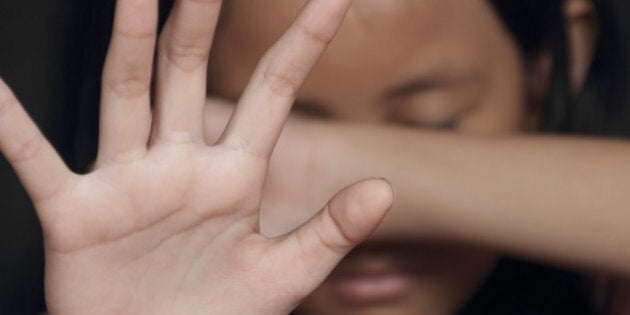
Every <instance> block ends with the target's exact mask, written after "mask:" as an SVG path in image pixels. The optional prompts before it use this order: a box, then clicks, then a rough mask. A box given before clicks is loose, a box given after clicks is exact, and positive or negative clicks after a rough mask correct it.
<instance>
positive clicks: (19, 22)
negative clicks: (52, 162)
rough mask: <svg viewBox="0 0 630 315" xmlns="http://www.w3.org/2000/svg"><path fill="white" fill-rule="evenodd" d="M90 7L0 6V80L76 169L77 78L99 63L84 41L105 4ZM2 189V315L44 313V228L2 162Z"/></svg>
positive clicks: (33, 2)
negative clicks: (89, 54) (11, 89)
mask: <svg viewBox="0 0 630 315" xmlns="http://www.w3.org/2000/svg"><path fill="white" fill-rule="evenodd" d="M95 2H96V1H95ZM106 2H109V1H106ZM91 3H92V1H81V0H63V1H41V0H40V1H37V0H20V1H15V0H11V1H0V76H2V78H3V79H4V80H5V81H6V82H7V83H8V84H9V85H10V86H11V87H12V88H13V90H14V91H15V93H16V94H17V96H18V98H19V99H20V100H21V101H22V103H23V104H24V106H25V107H26V108H27V109H28V111H29V112H30V113H31V115H32V117H33V118H34V119H35V121H36V122H37V123H38V125H39V126H40V127H41V128H42V129H43V131H44V133H45V134H46V135H47V137H48V138H49V139H50V140H51V142H53V144H54V145H55V147H56V148H58V150H59V152H60V153H61V154H62V156H63V157H64V158H65V159H66V161H67V162H68V163H69V164H70V165H73V167H75V168H77V163H76V162H77V152H76V144H77V143H78V141H80V138H79V137H77V136H75V135H74V134H75V132H74V131H75V130H77V127H78V126H77V123H76V119H75V118H76V115H77V113H78V111H79V110H80V107H81V106H79V104H81V102H83V101H86V100H84V99H81V95H82V90H83V89H89V88H88V87H87V86H90V83H89V82H84V81H82V80H81V79H80V78H81V77H82V75H81V74H82V71H85V65H86V64H89V63H90V62H91V61H90V60H98V59H99V58H98V56H94V59H93V58H90V60H88V59H86V58H85V55H86V54H85V52H86V51H88V50H87V49H86V48H88V47H85V44H84V43H85V42H86V41H85V40H84V39H85V36H86V34H87V31H88V30H89V29H91V28H93V27H94V26H95V25H98V24H97V23H99V21H97V19H94V17H96V16H99V17H100V15H97V14H95V11H96V10H97V9H100V10H102V9H103V8H105V7H106V6H101V8H96V7H94V5H93V4H91ZM109 6H111V4H110V5H109ZM103 27H107V24H105V25H103ZM94 44H95V45H98V43H94ZM92 48H96V47H92ZM94 51H99V50H98V49H96V50H94ZM86 83H87V84H86ZM92 86H93V85H92ZM84 95H85V94H84ZM0 192H1V193H0V314H35V313H38V312H40V311H41V310H43V309H44V299H43V252H42V240H41V239H42V237H41V231H40V228H39V224H38V222H37V218H36V216H35V213H34V211H33V208H32V206H31V204H30V202H29V199H28V197H27V196H26V194H25V192H24V191H23V189H22V188H21V185H20V184H19V182H18V180H17V178H16V176H15V175H14V173H13V171H12V170H11V168H10V167H9V165H8V164H7V162H6V160H4V159H3V158H1V157H0Z"/></svg>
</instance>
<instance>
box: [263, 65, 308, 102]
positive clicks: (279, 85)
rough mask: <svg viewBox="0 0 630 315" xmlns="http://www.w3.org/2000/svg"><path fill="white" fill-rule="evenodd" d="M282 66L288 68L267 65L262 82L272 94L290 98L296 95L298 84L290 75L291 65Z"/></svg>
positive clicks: (291, 72)
mask: <svg viewBox="0 0 630 315" xmlns="http://www.w3.org/2000/svg"><path fill="white" fill-rule="evenodd" d="M284 68H289V70H283V69H282V68H279V67H273V66H270V67H268V68H267V70H266V71H265V72H264V75H263V82H264V84H265V85H266V87H267V88H268V89H269V91H270V92H271V93H272V94H273V95H276V96H279V97H289V98H292V97H295V96H296V94H297V92H298V89H299V86H300V84H299V82H298V80H297V79H296V78H295V77H294V76H293V75H292V74H293V73H294V72H293V71H292V70H291V69H290V68H291V67H284Z"/></svg>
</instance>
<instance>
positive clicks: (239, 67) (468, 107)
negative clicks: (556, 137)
mask: <svg viewBox="0 0 630 315" xmlns="http://www.w3.org/2000/svg"><path fill="white" fill-rule="evenodd" d="M301 3H302V2H301V1H292V0H278V1H273V2H268V1H258V2H251V1H232V2H230V5H229V7H228V8H227V10H226V12H225V13H224V14H225V15H224V17H223V20H222V24H221V28H220V32H219V33H218V34H217V39H216V43H215V45H216V46H215V50H214V51H213V58H212V62H211V64H210V84H209V87H210V90H211V93H212V94H213V95H214V96H218V97H222V98H227V99H236V98H237V96H238V95H239V94H240V93H241V91H242V90H243V87H244V86H245V84H246V82H247V80H248V74H249V73H250V72H251V70H252V69H253V67H254V66H255V64H256V61H257V59H258V56H259V55H260V54H261V53H262V52H263V51H264V49H265V47H267V46H268V45H269V44H270V43H271V42H272V41H273V40H274V39H275V38H276V37H277V36H278V35H279V34H280V33H281V32H282V30H283V29H284V28H285V27H286V25H288V24H289V23H290V21H291V18H292V16H293V15H294V14H295V12H297V10H298V9H299V7H300V5H301ZM270 12H273V13H270ZM454 21H456V22H454ZM392 30H396V32H392ZM525 77H526V73H525V70H524V67H523V66H522V61H521V59H520V55H519V53H518V50H517V47H516V45H515V43H514V42H513V41H512V39H511V38H510V36H509V34H508V33H507V31H506V30H505V29H504V27H503V26H502V24H501V22H500V21H499V20H498V17H497V16H496V14H495V13H494V12H493V11H492V8H491V7H490V6H489V5H488V4H487V3H486V2H485V1H481V0H475V1H465V2H462V1H456V0H430V1H394V2H382V1H358V2H356V3H355V4H354V5H353V7H352V8H351V10H350V11H349V13H348V16H347V18H346V20H345V23H344V25H343V27H342V28H341V30H340V32H339V34H338V36H337V37H336V39H335V40H334V41H333V43H332V44H331V46H330V47H329V49H328V50H327V52H326V53H325V54H324V55H323V57H322V59H321V60H320V62H319V63H318V64H317V65H316V67H315V68H314V70H313V72H312V75H311V76H310V77H309V79H308V80H307V81H306V83H305V85H304V87H303V88H302V89H301V90H300V92H299V94H298V97H297V103H296V105H295V108H294V111H295V113H296V114H297V115H301V116H302V117H303V116H307V117H310V118H313V117H315V118H321V119H325V120H332V121H337V122H348V123H359V124H366V125H371V124H374V125H391V126H407V127H411V128H416V129H422V130H444V131H448V132H456V133H465V134H477V135H496V134H498V135H506V134H513V133H519V132H524V131H526V130H527V126H528V122H529V116H528V114H529V113H528V112H527V111H526V105H525V95H526V93H527V92H526V90H525V86H526V84H525V82H524V78H525ZM293 123H294V125H298V126H294V127H292V125H291V124H290V125H289V126H288V130H287V132H285V139H281V144H280V150H281V148H282V147H291V148H292V149H291V150H293V151H295V150H298V152H292V153H289V152H286V151H284V152H280V153H277V154H276V160H272V166H271V167H272V172H271V174H270V178H269V182H268V190H267V196H270V197H267V198H266V199H265V200H266V202H264V203H263V216H262V218H261V224H262V229H263V231H266V232H267V233H271V234H278V233H279V234H281V233H283V232H284V231H287V230H290V229H291V228H292V227H294V226H297V225H299V223H300V222H301V221H303V220H306V219H307V218H308V217H309V216H310V215H312V213H311V212H310V211H308V210H307V209H306V208H303V207H299V208H297V209H304V210H303V211H300V210H296V207H293V209H290V210H289V208H290V207H291V206H286V205H283V204H282V202H280V201H275V200H279V199H280V198H279V196H286V195H289V196H291V195H304V193H303V192H300V191H299V190H298V189H303V188H304V186H303V185H296V184H295V183H294V182H293V181H292V179H293V178H290V177H291V176H292V174H305V173H308V172H309V170H305V169H304V167H302V166H299V165H297V166H295V165H296V164H299V162H295V160H299V159H303V158H304V157H305V156H308V155H309V154H310V153H309V152H305V153H303V155H301V154H300V152H299V150H300V149H296V147H299V146H300V145H299V144H297V143H295V142H296V141H295V140H293V139H291V138H292V137H295V135H294V134H295V133H299V132H300V131H293V133H294V134H293V135H292V134H291V132H292V131H291V130H294V129H299V128H300V125H301V126H302V128H303V126H304V125H305V124H308V122H305V121H304V120H301V119H300V118H298V119H296V120H295V121H294V122H293ZM211 128H212V127H211ZM302 132H305V131H302ZM208 133H210V134H213V133H216V132H213V131H209V132H207V134H208ZM283 142H286V144H285V145H283ZM281 151H282V150H281ZM346 151H347V150H346ZM306 168H308V167H306ZM397 184H398V183H397ZM315 185H317V184H315ZM319 185H320V186H321V185H322V184H319ZM306 189H308V188H306ZM287 193H288V194H287ZM276 196H277V197H276ZM313 199H316V198H313ZM310 202H312V203H313V204H317V203H318V202H322V200H312V201H310ZM296 212H297V213H296ZM289 213H292V214H289ZM274 217H275V218H277V219H274ZM412 244H413V245H411V246H410V245H409V243H401V241H398V242H395V241H394V242H386V243H385V244H380V245H378V246H377V245H370V244H368V245H366V246H364V247H362V248H360V249H359V250H357V251H355V252H354V253H353V255H351V256H350V257H348V258H347V259H346V260H345V261H344V262H343V263H342V265H341V266H340V267H339V268H338V269H337V272H336V273H334V274H333V277H334V275H335V274H339V275H344V274H348V273H350V272H351V271H352V270H356V269H357V268H359V269H366V268H368V269H369V268H370V267H369V266H370V265H375V264H376V265H378V264H390V263H391V264H394V265H396V266H399V267H400V268H401V269H403V270H404V273H405V275H406V276H408V277H409V278H410V279H411V280H412V285H411V287H412V289H410V290H408V291H407V292H406V293H405V294H404V295H403V296H401V297H397V298H396V299H385V300H382V301H376V302H372V303H367V304H366V303H360V302H356V301H348V299H347V298H344V295H343V294H339V291H335V288H334V285H333V281H328V282H326V283H325V284H324V285H322V286H321V287H320V288H319V289H318V290H317V291H316V292H315V293H314V294H312V295H311V296H310V297H309V299H307V300H306V302H305V303H304V304H303V305H302V307H301V308H300V314H416V313H417V311H418V310H419V309H421V310H423V313H424V314H450V313H453V312H454V311H455V310H457V308H459V307H460V306H461V304H462V303H463V301H464V300H465V299H466V298H467V297H468V296H469V295H470V294H471V292H472V291H473V290H474V289H475V288H476V287H477V285H478V284H479V283H480V282H481V281H482V280H483V279H484V277H485V275H486V274H487V273H488V271H489V270H490V268H491V267H492V265H493V262H494V259H495V258H494V257H495V256H494V255H495V254H493V253H492V252H491V251H488V250H480V249H476V248H471V247H466V246H455V245H448V244H443V243H438V244H435V243H433V242H419V243H418V242H412Z"/></svg>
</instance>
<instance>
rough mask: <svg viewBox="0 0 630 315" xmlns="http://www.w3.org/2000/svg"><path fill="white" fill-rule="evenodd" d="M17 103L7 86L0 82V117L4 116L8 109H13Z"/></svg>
mask: <svg viewBox="0 0 630 315" xmlns="http://www.w3.org/2000/svg"><path fill="white" fill-rule="evenodd" d="M17 105H18V102H17V100H16V99H15V97H14V96H13V93H11V91H10V90H9V88H8V87H6V86H4V85H3V84H2V82H0V117H1V116H4V115H5V114H6V113H7V112H8V111H9V110H11V109H14V108H15V107H16V106H17Z"/></svg>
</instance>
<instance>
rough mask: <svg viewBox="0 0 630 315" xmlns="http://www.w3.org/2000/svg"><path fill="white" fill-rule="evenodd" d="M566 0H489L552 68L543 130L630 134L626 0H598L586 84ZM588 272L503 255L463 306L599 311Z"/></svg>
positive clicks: (498, 310)
mask: <svg viewBox="0 0 630 315" xmlns="http://www.w3.org/2000/svg"><path fill="white" fill-rule="evenodd" d="M564 2H565V1H563V0H527V1H518V0H514V1H506V0H490V3H491V4H492V6H493V7H494V8H495V9H496V12H497V14H498V15H499V16H500V17H501V19H502V20H503V23H504V24H505V26H506V28H507V29H508V30H509V31H510V32H511V33H512V35H513V38H514V40H515V41H516V43H517V44H518V46H519V47H520V50H521V52H522V54H523V62H525V63H526V64H532V63H533V62H534V61H535V60H536V59H537V58H538V57H540V56H541V54H542V53H543V52H550V53H551V55H552V57H553V69H552V71H551V75H550V82H549V87H548V91H547V94H546V97H545V100H544V102H543V104H542V106H541V107H542V108H541V117H540V119H541V120H540V126H539V129H540V131H541V132H543V133H554V134H579V135H589V136H607V137H626V136H629V135H630V94H629V93H628V92H627V89H626V86H627V84H628V83H629V79H628V75H629V74H630V71H629V70H630V69H629V68H628V67H629V66H630V60H629V56H630V55H628V52H629V51H628V45H629V44H630V41H628V39H629V38H628V33H627V32H628V31H629V30H630V28H629V27H628V25H624V24H622V23H627V19H623V18H622V17H624V16H625V15H626V13H627V12H629V11H628V8H629V7H630V6H629V3H627V2H624V0H593V6H594V8H595V11H596V12H595V13H596V16H597V22H598V28H599V31H600V33H599V37H598V41H597V45H596V47H595V54H594V57H593V63H592V65H591V68H590V71H589V72H588V76H587V78H586V80H585V83H584V86H583V87H582V88H581V89H580V90H579V91H577V93H576V92H574V91H572V90H571V84H570V81H569V67H570V63H571V60H570V58H569V53H568V39H567V29H566V25H565V18H564ZM596 302H598V301H596V300H595V296H594V292H593V289H592V285H591V279H589V278H588V277H587V276H585V275H581V274H579V273H576V272H570V271H567V270H562V269H558V268H552V267H548V266H542V265H537V264H533V263H528V262H522V261H517V260H513V259H503V260H502V261H501V262H500V263H499V265H498V266H497V268H496V269H495V270H494V272H493V273H492V274H491V276H490V277H489V279H488V280H487V281H486V283H485V284H484V285H483V286H482V288H481V289H480V290H479V291H478V292H477V294H476V295H475V296H474V297H472V298H471V300H470V302H469V303H468V305H467V306H466V307H465V308H464V309H463V310H462V311H461V312H460V313H461V314H462V315H471V314H596V313H598V311H600V310H598V308H601V307H602V306H601V305H596Z"/></svg>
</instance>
